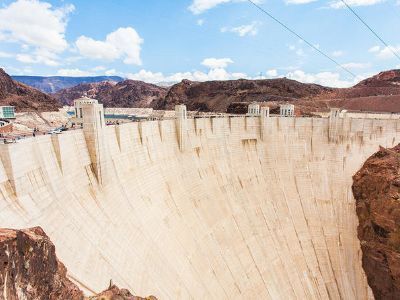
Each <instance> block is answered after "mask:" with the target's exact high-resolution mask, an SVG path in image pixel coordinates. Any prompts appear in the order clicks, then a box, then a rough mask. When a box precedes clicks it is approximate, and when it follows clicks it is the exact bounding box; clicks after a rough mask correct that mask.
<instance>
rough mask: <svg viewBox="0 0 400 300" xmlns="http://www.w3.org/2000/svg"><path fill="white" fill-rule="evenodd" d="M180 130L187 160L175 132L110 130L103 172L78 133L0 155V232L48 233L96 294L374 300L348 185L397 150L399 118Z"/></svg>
mask: <svg viewBox="0 0 400 300" xmlns="http://www.w3.org/2000/svg"><path fill="white" fill-rule="evenodd" d="M260 124H263V126H264V128H260ZM182 128H186V130H187V131H186V133H185V134H184V135H183V138H184V139H185V143H184V148H183V149H182V150H180V145H179V143H178V135H177V131H176V123H175V121H174V120H167V121H153V122H143V123H131V124H124V125H120V126H116V127H114V126H109V127H106V128H104V131H103V133H102V135H104V136H103V138H102V139H100V140H101V141H102V142H101V143H100V144H99V145H102V146H101V147H102V148H101V149H100V154H101V155H100V157H96V160H100V161H101V168H102V171H101V172H100V173H98V172H97V173H96V172H94V171H95V170H94V167H93V164H92V162H91V156H90V154H89V151H88V149H89V148H88V146H87V142H86V140H85V136H84V132H83V131H82V130H76V131H71V132H66V133H64V134H62V135H54V136H53V137H50V136H41V137H37V138H35V139H29V140H24V141H21V142H20V143H17V144H11V145H0V158H1V164H0V191H1V193H0V226H1V227H9V228H10V227H12V228H25V227H30V226H37V225H40V226H42V227H43V229H44V230H45V231H46V233H47V234H48V235H49V236H50V237H51V239H52V241H53V242H54V244H55V245H56V250H57V255H58V256H59V258H60V259H61V260H62V261H63V262H64V263H65V265H66V266H67V268H68V270H69V275H70V277H71V278H72V279H73V280H74V281H75V282H78V283H79V284H80V285H81V286H82V287H84V288H85V289H86V291H87V292H90V291H95V292H99V291H101V290H103V289H105V288H106V287H107V286H108V284H109V281H110V279H112V280H113V282H114V283H116V284H118V285H119V286H121V287H126V288H129V289H130V290H131V291H132V293H134V294H139V295H150V294H153V295H155V296H157V297H158V298H159V299H329V298H330V299H368V298H373V296H372V293H371V291H370V289H369V287H368V285H367V282H366V277H365V275H364V272H363V270H362V267H361V251H360V245H359V241H358V239H357V235H356V228H357V225H358V220H357V216H356V214H355V205H354V199H353V196H352V192H351V184H352V175H353V174H354V173H355V172H356V171H357V170H358V169H359V168H360V167H361V165H362V163H363V161H365V159H366V158H367V157H369V156H370V155H371V154H372V153H373V152H375V151H377V150H378V147H379V145H382V146H385V147H392V146H393V145H395V144H396V143H398V142H400V120H372V119H339V120H334V121H332V120H331V121H329V120H328V119H322V118H315V119H311V118H268V119H266V120H264V121H262V120H260V119H259V118H257V117H254V118H252V117H248V118H239V117H238V118H215V119H189V120H187V124H186V126H185V127H182ZM261 136H262V137H263V138H262V139H261ZM98 174H101V176H102V178H101V181H100V182H102V185H100V184H99V183H98V182H99V181H98V179H97V177H96V176H98Z"/></svg>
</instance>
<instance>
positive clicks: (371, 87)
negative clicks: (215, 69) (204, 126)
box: [152, 70, 400, 114]
mask: <svg viewBox="0 0 400 300" xmlns="http://www.w3.org/2000/svg"><path fill="white" fill-rule="evenodd" d="M252 101H257V102H269V103H268V104H269V105H271V106H272V107H274V106H277V105H279V104H281V103H282V102H291V103H294V104H296V106H297V108H298V110H299V111H300V112H301V113H303V114H304V113H309V112H312V111H315V110H327V109H329V108H330V107H339V108H343V109H348V110H359V111H360V110H362V111H381V112H400V70H392V71H387V72H382V73H380V74H378V75H376V76H374V77H371V78H369V79H366V80H364V81H362V82H360V83H359V84H357V85H355V86H354V87H351V88H329V87H324V86H320V85H316V84H305V83H300V82H297V81H294V80H289V79H286V78H281V79H266V80H244V79H240V80H232V81H209V82H193V81H189V80H183V81H182V82H180V83H178V84H176V85H174V86H172V87H171V88H170V89H169V91H168V94H167V95H166V97H165V98H164V99H162V98H160V99H158V100H155V101H154V102H153V103H152V107H154V108H157V109H172V108H173V107H174V105H175V104H177V103H184V104H186V105H187V106H188V109H189V110H200V111H218V112H225V111H228V112H243V111H245V107H247V105H248V104H249V103H251V102H252Z"/></svg>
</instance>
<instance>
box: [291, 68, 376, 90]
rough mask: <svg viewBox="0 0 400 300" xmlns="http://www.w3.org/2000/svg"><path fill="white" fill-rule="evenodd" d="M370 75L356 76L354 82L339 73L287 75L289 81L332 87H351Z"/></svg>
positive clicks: (302, 72)
mask: <svg viewBox="0 0 400 300" xmlns="http://www.w3.org/2000/svg"><path fill="white" fill-rule="evenodd" d="M369 75H370V74H365V75H362V76H356V78H354V79H353V80H344V79H342V78H341V76H340V74H339V73H334V72H321V73H315V74H313V73H305V72H304V71H302V70H296V71H293V72H289V73H288V74H286V77H287V78H289V79H293V80H297V81H300V82H303V83H316V84H321V85H324V86H330V87H350V86H353V85H355V84H356V83H358V82H360V81H361V80H363V79H365V78H367V77H368V76H369Z"/></svg>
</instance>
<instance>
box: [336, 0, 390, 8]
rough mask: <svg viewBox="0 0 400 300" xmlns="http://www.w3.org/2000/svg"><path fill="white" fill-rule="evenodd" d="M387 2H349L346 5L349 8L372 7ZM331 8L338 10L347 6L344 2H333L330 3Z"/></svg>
mask: <svg viewBox="0 0 400 300" xmlns="http://www.w3.org/2000/svg"><path fill="white" fill-rule="evenodd" d="M384 1H385V0H347V1H346V3H347V4H348V5H349V6H370V5H375V4H379V3H382V2H384ZM330 7H332V8H335V9H338V8H343V7H345V5H344V4H343V2H342V1H333V2H331V3H330Z"/></svg>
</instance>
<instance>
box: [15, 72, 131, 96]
mask: <svg viewBox="0 0 400 300" xmlns="http://www.w3.org/2000/svg"><path fill="white" fill-rule="evenodd" d="M12 78H13V79H14V80H16V81H19V82H22V83H24V84H26V85H29V86H31V87H33V88H35V89H38V90H40V91H42V92H45V93H56V92H58V91H59V90H62V89H66V88H70V87H73V86H76V85H78V84H82V83H94V82H102V81H114V82H120V81H123V80H124V79H123V78H122V77H119V76H90V77H69V76H48V77H43V76H12Z"/></svg>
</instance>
